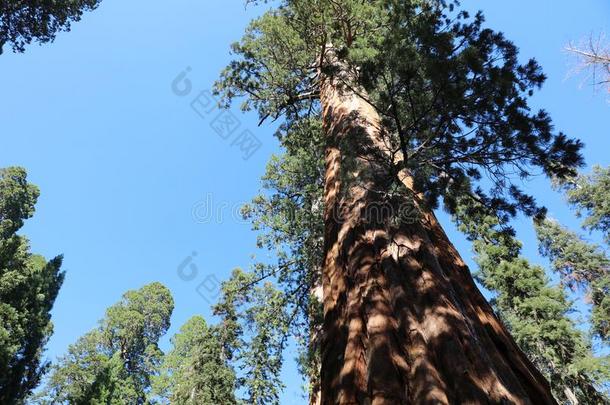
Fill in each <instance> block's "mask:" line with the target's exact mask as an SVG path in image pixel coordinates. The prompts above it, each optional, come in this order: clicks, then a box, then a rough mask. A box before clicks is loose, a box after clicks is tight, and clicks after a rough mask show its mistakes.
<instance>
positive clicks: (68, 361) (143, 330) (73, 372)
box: [39, 283, 174, 405]
mask: <svg viewBox="0 0 610 405" xmlns="http://www.w3.org/2000/svg"><path fill="white" fill-rule="evenodd" d="M173 309H174V301H173V298H172V296H171V294H170V292H169V290H168V289H167V288H166V287H164V286H163V285H162V284H160V283H151V284H148V285H145V286H144V287H142V288H140V289H139V290H132V291H128V292H126V293H125V294H124V295H123V297H122V299H121V301H119V302H118V303H116V304H114V305H113V306H111V307H110V308H108V309H107V311H106V316H105V317H104V318H103V319H102V320H101V321H100V325H99V327H98V328H96V329H94V330H92V331H91V332H89V333H87V334H86V335H84V336H82V337H81V338H80V339H79V340H78V341H77V342H76V343H74V344H73V345H71V346H70V347H69V348H68V353H67V354H66V355H64V356H63V357H62V358H60V359H59V361H58V363H57V364H55V365H53V370H52V373H51V375H50V378H49V381H48V384H47V387H46V390H45V392H44V395H43V396H41V398H39V402H40V403H43V404H46V403H51V404H83V405H84V404H113V405H114V404H116V405H123V404H144V403H146V400H147V394H148V393H149V391H150V384H151V378H152V377H153V376H154V375H155V373H156V371H157V370H158V367H159V364H160V361H161V358H162V355H163V353H162V352H161V350H160V349H159V346H158V344H159V339H160V338H161V336H163V334H165V332H166V331H167V329H168V328H169V322H170V317H171V314H172V311H173Z"/></svg>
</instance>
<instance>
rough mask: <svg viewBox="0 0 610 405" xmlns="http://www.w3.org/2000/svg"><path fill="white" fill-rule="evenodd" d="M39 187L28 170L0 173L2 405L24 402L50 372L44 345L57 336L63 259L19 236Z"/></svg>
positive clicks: (31, 211) (30, 211) (7, 170)
mask: <svg viewBox="0 0 610 405" xmlns="http://www.w3.org/2000/svg"><path fill="white" fill-rule="evenodd" d="M38 195H39V191H38V188H37V187H36V186H34V185H32V184H30V183H28V181H27V175H26V172H25V170H24V169H22V168H19V167H9V168H6V169H0V403H2V404H19V403H23V401H24V399H25V398H26V397H27V396H28V394H29V393H30V392H31V391H32V390H33V389H34V388H35V387H36V386H37V385H38V384H39V382H40V379H41V377H42V376H43V375H44V373H45V372H46V370H47V368H48V363H46V362H44V361H42V353H43V350H44V346H45V344H46V343H47V341H48V340H49V338H50V336H51V334H52V333H53V324H52V322H51V314H50V312H51V309H52V308H53V304H54V302H55V299H56V297H57V294H58V292H59V289H60V288H61V285H62V283H63V279H64V273H63V272H62V271H61V270H60V268H61V262H62V257H61V256H57V257H55V258H54V259H52V260H50V261H48V262H47V261H46V260H45V259H44V258H43V257H42V256H40V255H35V254H32V253H31V252H30V246H29V242H28V239H27V238H26V237H24V236H21V235H18V234H17V232H18V231H19V229H20V228H21V227H22V226H23V221H24V220H26V219H28V218H30V217H31V216H32V215H33V214H34V206H35V204H36V200H37V199H38Z"/></svg>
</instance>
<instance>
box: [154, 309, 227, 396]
mask: <svg viewBox="0 0 610 405" xmlns="http://www.w3.org/2000/svg"><path fill="white" fill-rule="evenodd" d="M221 337H222V331H221V330H220V329H219V328H217V327H214V326H212V327H210V326H208V325H207V324H206V322H205V319H203V318H202V317H200V316H194V317H192V318H191V319H189V320H188V321H187V322H186V323H185V324H184V325H183V326H182V327H181V328H180V332H179V333H177V334H176V335H175V336H174V337H173V338H172V349H171V351H170V352H169V353H167V354H166V355H165V357H164V358H163V363H162V365H161V373H160V375H159V376H158V377H157V378H156V381H155V382H154V384H153V386H154V387H155V391H156V392H157V393H158V396H159V397H160V398H163V399H164V401H165V402H167V403H172V404H181V405H217V404H223V405H230V404H236V403H237V402H236V399H235V392H234V391H235V385H236V377H235V372H234V371H233V369H232V368H231V367H229V365H228V363H227V360H228V359H227V358H226V357H225V355H224V353H223V341H222V340H221Z"/></svg>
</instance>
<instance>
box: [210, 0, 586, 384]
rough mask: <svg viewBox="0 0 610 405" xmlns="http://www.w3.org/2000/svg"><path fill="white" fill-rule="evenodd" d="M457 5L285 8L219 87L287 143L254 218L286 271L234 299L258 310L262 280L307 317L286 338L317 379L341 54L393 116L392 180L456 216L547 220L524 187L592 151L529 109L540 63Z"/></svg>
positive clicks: (275, 12) (267, 271)
mask: <svg viewBox="0 0 610 405" xmlns="http://www.w3.org/2000/svg"><path fill="white" fill-rule="evenodd" d="M251 3H262V2H261V1H252V2H251ZM456 5H457V2H452V1H448V2H445V1H427V0H411V1H393V0H378V1H369V2H361V1H355V0H354V1H351V0H349V1H342V2H337V1H333V0H313V1H312V0H309V1H304V0H285V1H281V2H279V3H278V4H277V7H276V8H274V9H271V10H270V11H267V12H266V13H264V14H263V15H262V16H261V17H260V18H257V19H255V20H254V21H252V23H251V24H250V26H249V27H248V29H247V30H246V33H245V35H244V36H243V38H242V39H241V41H240V42H238V43H236V44H234V45H233V52H234V54H235V59H234V60H233V61H232V62H231V63H230V64H229V66H227V68H226V70H225V71H224V73H223V75H222V77H221V80H220V81H219V83H218V84H217V87H216V90H217V92H218V93H219V94H221V95H222V96H223V99H224V102H225V103H226V104H227V105H228V104H230V103H231V102H232V101H234V100H237V99H239V100H241V101H242V102H243V103H242V108H243V109H244V110H251V109H254V110H256V111H257V113H258V115H259V118H260V119H261V122H263V121H264V120H266V119H268V118H272V119H274V120H275V119H280V118H282V119H283V122H282V125H281V127H280V130H279V131H278V132H277V133H276V136H277V138H278V139H279V140H280V143H281V146H282V147H283V149H284V153H283V154H281V155H279V156H274V157H272V158H271V160H270V162H269V165H268V167H267V172H266V174H265V177H264V178H263V186H264V187H265V192H264V193H262V194H261V195H259V196H257V197H256V198H255V199H254V200H253V202H252V204H250V205H248V206H246V207H245V209H244V214H245V216H246V217H247V218H250V219H251V220H252V222H253V225H254V229H255V230H259V231H260V232H261V236H260V238H259V244H258V245H259V247H262V248H266V249H269V250H272V251H273V252H274V253H275V255H276V257H277V261H276V262H275V263H270V264H269V263H257V264H256V265H255V266H254V269H253V271H252V272H250V273H248V274H243V273H239V274H238V279H239V280H235V279H234V280H232V281H231V282H230V284H229V285H230V286H232V287H231V288H229V289H228V291H229V292H230V293H231V294H232V295H231V297H228V298H226V300H227V302H233V301H232V300H234V301H235V302H238V303H242V302H249V300H251V299H252V298H250V297H252V295H253V291H255V286H256V284H257V282H261V281H263V280H267V279H273V280H274V281H276V282H277V284H278V287H279V288H280V289H281V291H282V292H283V293H284V297H285V311H287V312H288V313H292V312H293V311H294V314H295V316H294V317H293V316H290V317H288V318H287V319H288V320H289V321H290V324H288V325H284V324H281V325H280V324H278V328H279V329H286V330H287V331H288V332H289V333H290V334H291V335H292V336H294V337H295V338H296V339H297V341H298V342H300V343H301V344H302V345H301V347H302V356H301V357H302V370H303V372H304V373H305V375H307V376H309V377H312V378H315V377H316V374H317V372H318V370H317V368H316V364H317V363H316V356H317V352H316V350H317V348H316V347H314V346H315V342H314V340H315V336H316V335H317V334H319V326H320V312H321V311H320V303H319V302H317V300H316V299H315V298H314V297H313V295H312V291H314V290H315V289H316V287H318V286H319V284H320V275H319V273H320V269H321V264H322V257H323V221H322V213H323V209H324V207H323V204H324V202H323V199H322V190H323V178H324V149H325V146H326V144H325V143H326V142H325V140H324V134H323V130H322V123H321V119H320V118H321V106H320V100H319V95H320V84H321V83H322V82H323V81H324V79H325V78H328V77H330V76H333V75H335V74H337V72H335V71H334V70H333V67H332V66H329V64H328V63H327V60H326V57H327V54H328V53H329V52H330V51H332V52H333V53H334V54H336V55H337V56H338V57H339V59H340V60H341V61H342V62H343V63H344V64H345V65H346V66H348V68H349V69H350V73H351V74H352V75H354V76H355V77H356V79H357V82H358V85H361V86H362V87H363V88H364V89H365V90H366V92H367V94H368V95H369V98H367V101H368V102H369V103H370V104H371V105H372V106H373V107H374V108H375V109H376V110H377V111H378V113H379V114H380V115H381V116H382V118H383V124H384V129H385V131H384V135H385V136H387V144H388V145H389V147H390V148H391V149H392V156H394V157H398V158H395V159H393V161H392V162H391V163H390V164H388V165H387V167H388V178H389V179H390V180H391V181H394V182H396V183H399V179H398V176H397V173H398V172H399V171H400V169H402V168H406V169H408V171H409V173H410V174H411V175H412V176H413V177H414V178H415V180H416V187H417V188H418V189H419V190H420V191H421V192H422V193H423V194H424V195H425V197H426V201H427V202H428V203H429V205H430V206H431V207H433V208H434V207H436V206H437V203H438V201H439V199H440V197H442V198H443V201H444V203H445V206H446V208H447V209H448V210H449V211H450V212H455V211H456V209H457V202H458V201H459V200H461V199H470V200H473V201H476V202H478V203H479V204H480V205H481V206H485V207H488V208H489V210H490V211H493V212H495V213H496V214H497V215H499V216H500V218H501V219H502V220H503V221H504V222H506V221H508V220H509V219H510V218H511V217H512V216H514V215H516V214H517V212H518V211H519V210H521V211H523V212H525V213H526V214H529V215H535V214H540V213H541V212H542V210H541V209H540V208H539V207H537V205H536V204H535V201H534V200H533V198H531V197H530V196H528V195H526V194H525V193H523V192H522V190H520V189H519V188H518V187H517V186H516V183H515V182H513V181H512V180H513V179H514V177H516V176H518V177H523V178H527V177H529V176H530V175H531V173H532V172H533V171H534V168H539V169H542V171H543V172H544V173H545V174H547V175H549V176H556V177H559V178H565V177H566V176H568V175H571V174H573V173H574V169H575V167H577V166H578V165H580V164H581V162H582V158H581V156H580V154H579V150H580V147H581V144H580V142H578V141H575V140H572V139H569V138H568V137H567V136H565V135H564V134H561V133H559V134H557V133H554V132H553V129H552V124H551V120H550V118H549V116H548V114H547V113H546V112H544V111H538V112H532V111H531V108H530V107H529V106H528V97H529V96H531V95H532V94H533V92H534V90H535V89H537V88H538V87H540V86H541V85H542V83H543V82H544V79H545V77H544V75H543V74H542V72H541V69H540V67H539V66H538V64H537V63H536V62H535V61H533V60H531V61H528V62H527V63H525V64H523V65H521V64H519V62H518V58H517V55H518V51H517V48H516V47H515V46H514V45H513V44H512V43H511V42H510V41H508V40H507V39H506V38H504V36H503V35H502V34H501V33H498V32H494V31H492V30H490V29H486V28H483V22H484V19H483V17H482V15H481V14H477V15H476V16H474V17H473V18H471V17H470V16H469V14H468V13H467V12H465V11H459V10H458V9H457V8H456ZM237 297H239V298H237ZM232 308H233V310H234V312H232V316H234V317H237V318H239V315H240V312H239V311H235V308H234V307H232ZM232 319H233V318H232ZM238 323H239V321H234V324H238ZM237 329H239V328H237ZM242 346H243V343H242Z"/></svg>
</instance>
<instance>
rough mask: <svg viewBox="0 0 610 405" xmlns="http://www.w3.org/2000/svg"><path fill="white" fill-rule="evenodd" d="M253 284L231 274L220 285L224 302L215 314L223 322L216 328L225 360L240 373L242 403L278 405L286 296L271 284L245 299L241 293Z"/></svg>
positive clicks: (241, 275)
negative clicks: (218, 329)
mask: <svg viewBox="0 0 610 405" xmlns="http://www.w3.org/2000/svg"><path fill="white" fill-rule="evenodd" d="M255 284H256V280H255V279H254V278H253V275H252V274H249V273H245V272H243V271H242V270H241V269H236V270H234V271H233V274H232V276H231V279H230V280H229V281H227V282H225V283H224V285H223V299H222V300H221V301H220V303H219V304H218V305H217V306H216V307H215V313H216V314H217V315H219V316H220V317H221V318H222V322H221V324H220V325H219V327H220V328H221V330H222V333H221V335H220V336H221V341H222V342H223V344H224V353H225V356H227V358H228V359H230V360H232V361H233V362H234V364H236V365H237V367H238V368H239V369H240V371H241V372H240V373H239V374H238V380H237V387H238V388H239V389H241V390H242V391H244V392H245V397H244V398H243V399H242V400H243V402H244V403H247V404H253V405H278V404H279V395H280V392H281V389H282V388H283V384H282V382H281V380H280V372H281V368H282V362H283V357H282V353H283V351H284V348H285V346H286V344H287V334H288V333H287V332H288V331H287V325H288V324H289V318H290V316H291V315H290V314H289V313H288V311H287V309H286V307H287V305H286V296H285V294H284V293H282V292H280V291H279V290H278V289H276V288H275V287H274V286H273V284H272V283H271V282H270V281H267V282H265V283H264V284H263V285H260V286H256V287H254V289H253V291H252V292H251V293H250V294H248V295H245V294H243V293H242V292H243V291H244V289H246V288H249V287H251V286H254V285H255ZM292 316H294V312H293V314H292Z"/></svg>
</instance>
